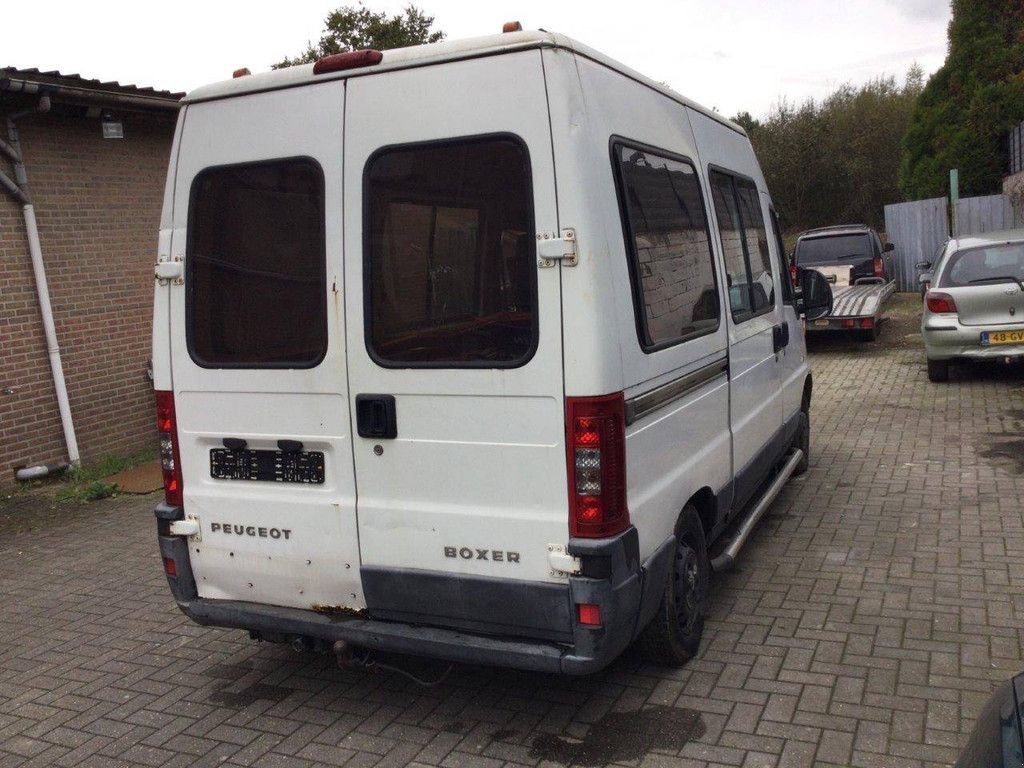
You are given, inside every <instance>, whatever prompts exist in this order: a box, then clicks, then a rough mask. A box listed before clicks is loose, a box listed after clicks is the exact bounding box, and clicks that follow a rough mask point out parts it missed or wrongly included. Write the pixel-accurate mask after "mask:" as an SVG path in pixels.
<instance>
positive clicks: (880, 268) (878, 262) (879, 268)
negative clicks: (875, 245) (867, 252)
mask: <svg viewBox="0 0 1024 768" xmlns="http://www.w3.org/2000/svg"><path fill="white" fill-rule="evenodd" d="M874 264H875V277H885V265H884V264H882V257H881V256H875V262H874Z"/></svg>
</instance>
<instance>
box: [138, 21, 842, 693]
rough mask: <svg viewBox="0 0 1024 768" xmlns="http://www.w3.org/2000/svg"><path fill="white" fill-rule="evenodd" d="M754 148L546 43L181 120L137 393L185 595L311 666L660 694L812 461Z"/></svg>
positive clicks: (227, 87) (170, 561)
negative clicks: (150, 390) (489, 673)
mask: <svg viewBox="0 0 1024 768" xmlns="http://www.w3.org/2000/svg"><path fill="white" fill-rule="evenodd" d="M788 275H789V269H788V265H787V264H786V260H785V254H784V251H783V248H782V243H781V240H780V237H779V231H778V225H777V222H776V217H775V212H774V210H773V208H772V202H771V199H770V197H769V195H768V190H767V189H766V188H765V183H764V178H763V176H762V174H761V171H760V169H759V168H758V164H757V160H756V159H755V157H754V153H753V151H752V149H751V145H750V142H749V141H748V139H747V137H746V136H745V135H744V132H743V130H742V129H741V128H740V127H739V126H737V125H735V124H733V123H731V122H729V121H727V120H725V119H723V118H722V117H720V116H718V115H716V114H714V113H712V112H710V111H709V110H707V109H704V108H702V107H700V106H698V105H696V104H694V103H692V102H690V101H688V100H686V99H685V98H683V97H681V96H679V95H677V94H676V93H674V92H672V91H671V90H668V89H667V88H665V87H664V86H662V85H659V84H657V83H655V82H653V81H651V80H649V79H647V78H645V77H643V76H642V75H640V74H638V73H636V72H634V71H631V70H629V69H627V68H626V67H624V66H622V65H621V64H618V63H616V62H615V61H612V60H610V59H609V58H607V57H605V56H603V55H601V54H599V53H597V52H596V51H593V50H590V49H589V48H587V47H585V46H583V45H580V44H579V43H577V42H575V41H573V40H571V39H569V38H566V37H563V36H561V35H556V34H550V33H547V32H522V31H516V32H512V33H508V34H502V35H496V36H493V37H484V38H479V39H472V40H465V41H457V42H444V43H439V44H436V45H425V46H419V47H414V48H406V49H399V50H390V51H384V52H379V51H369V50H363V51H354V52H349V53H343V54H338V55H334V56H328V57H326V58H324V59H321V60H320V61H319V62H317V63H316V64H315V65H306V66H296V67H292V68H290V69H284V70H279V71H275V72H269V73H266V74H259V75H250V76H242V77H238V78H237V79H233V80H230V81H227V82H223V83H218V84H214V85H211V86H208V87H203V88H200V89H198V90H196V91H194V92H192V93H190V94H189V95H188V96H187V97H186V98H185V100H184V103H183V106H182V109H181V114H180V118H179V121H178V126H177V132H176V135H175V139H174V145H173V150H172V153H171V162H170V169H169V173H168V179H167V187H166V197H165V202H164V207H163V215H162V221H161V230H160V238H159V253H158V262H157V265H156V302H155V312H154V333H153V368H154V377H155V385H156V389H157V393H156V398H157V410H158V423H159V429H160V433H161V447H162V457H163V468H164V478H165V495H166V500H165V503H162V504H160V505H159V507H158V508H157V510H156V516H157V518H158V528H159V542H160V550H161V553H162V556H163V560H164V566H165V569H166V572H167V577H168V581H169V583H170V587H171V591H172V592H173V594H174V597H175V599H176V601H177V603H178V605H179V606H180V608H181V610H183V611H184V612H185V613H186V614H187V615H188V616H189V617H191V618H192V619H194V620H195V621H197V622H199V623H200V624H206V625H213V626H220V627H236V628H240V629H245V630H249V632H250V633H251V634H252V636H253V637H256V638H260V639H264V640H273V641H284V642H293V643H297V644H299V645H301V644H302V643H309V644H320V645H323V644H328V645H329V644H331V643H335V644H338V647H346V646H349V647H358V648H365V649H381V650H389V651H398V652H406V653H413V654H420V655H425V656H432V657H437V658H442V659H448V660H453V661H456V660H458V661H468V662H479V663H487V664H497V665H507V666H513V667H519V668H524V669H534V670H545V671H552V672H563V673H572V674H582V673H586V672H590V671H593V670H597V669H600V668H601V667H603V666H605V665H607V664H608V663H609V662H610V661H611V660H613V659H614V658H615V657H616V656H617V655H618V654H619V653H620V652H621V651H622V650H623V649H624V648H625V647H626V646H627V645H628V644H630V643H631V642H633V641H635V640H637V641H639V642H640V644H641V645H642V646H643V648H644V649H645V650H646V652H647V653H648V654H650V656H651V658H652V659H654V660H656V661H658V662H662V663H666V664H680V663H682V662H684V661H685V660H686V659H687V658H689V657H690V656H691V655H693V654H694V653H695V652H696V651H697V649H698V646H699V643H700V638H701V632H702V628H703V611H704V608H705V604H706V599H707V594H708V586H709V580H710V577H711V574H712V570H713V569H714V568H723V567H725V566H727V565H728V563H729V562H730V561H731V559H732V558H733V556H735V554H736V551H737V550H738V548H739V546H740V545H741V544H742V543H743V541H744V539H745V538H746V536H747V535H748V534H749V532H750V529H751V528H752V526H753V524H754V522H756V519H757V517H759V516H760V514H761V513H762V512H763V511H764V509H765V507H766V506H767V505H768V504H769V503H770V502H771V501H772V499H773V498H774V497H775V495H776V494H777V493H778V491H779V489H780V488H781V486H782V485H783V483H784V482H785V481H786V479H787V478H788V477H789V476H790V474H792V473H794V472H799V471H801V469H802V468H805V467H806V465H807V456H808V439H809V430H810V422H809V419H808V413H809V406H810V399H811V390H812V384H811V374H810V371H809V370H808V366H807V360H806V355H805V350H804V340H803V335H802V332H801V321H800V315H801V314H802V313H803V314H808V313H810V314H811V315H812V316H813V315H814V313H822V312H823V311H824V312H827V311H828V307H827V305H828V303H829V302H828V287H827V285H825V284H824V283H823V281H822V280H821V278H820V276H817V277H815V276H816V275H817V273H808V275H805V277H804V285H803V289H802V291H794V290H793V288H792V286H791V284H790V281H789V279H788Z"/></svg>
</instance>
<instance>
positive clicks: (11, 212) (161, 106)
mask: <svg viewBox="0 0 1024 768" xmlns="http://www.w3.org/2000/svg"><path fill="white" fill-rule="evenodd" d="M181 95H182V94H177V93H170V92H167V91H154V90H153V89H148V88H137V87H135V86H122V85H119V84H118V83H100V82H99V81H96V80H86V79H83V78H81V77H79V76H77V75H61V74H60V73H58V72H39V71H38V70H18V69H13V68H5V69H0V174H2V176H0V486H6V485H11V484H12V483H13V482H14V481H15V476H14V471H15V470H16V468H17V467H19V466H24V465H36V464H55V463H62V462H66V461H67V460H68V456H69V449H68V441H67V439H66V434H65V430H64V429H63V428H62V422H61V418H60V413H59V407H58V397H57V386H56V385H55V376H54V373H53V370H52V368H51V361H50V355H48V345H47V339H46V335H45V330H44V324H43V314H42V311H41V309H40V302H39V299H38V295H37V282H36V279H35V277H34V272H33V264H32V258H31V256H30V247H29V238H28V234H27V233H28V228H27V226H26V220H25V216H24V210H23V207H24V205H25V203H26V202H31V204H32V206H33V208H34V211H35V218H36V220H37V222H38V233H39V241H40V244H41V251H42V261H43V265H44V269H45V274H46V280H47V282H48V284H49V296H50V301H51V304H52V310H53V320H54V323H53V325H54V329H55V332H56V340H57V343H58V345H59V348H60V360H61V363H62V367H63V372H64V377H65V380H66V388H67V393H68V398H67V400H68V404H69V410H70V415H71V421H72V423H73V426H74V432H75V434H76V436H77V444H78V448H79V450H80V454H81V458H82V461H83V462H84V463H89V462H90V461H95V460H96V459H99V458H101V457H103V456H107V455H112V454H115V455H116V454H129V453H133V452H136V451H139V450H142V449H146V448H151V447H152V448H155V446H156V434H155V429H154V426H153V421H154V415H153V414H154V410H153V402H152V401H153V398H152V385H151V384H150V382H149V380H148V379H147V377H146V365H147V360H148V358H149V354H150V326H151V322H152V318H151V314H152V301H153V264H154V261H155V252H156V240H157V230H158V227H159V219H160V206H161V200H162V197H163V188H164V179H165V176H166V173H167V162H168V157H169V154H170V147H171V140H172V138H173V133H174V125H175V120H176V119H177V111H178V100H179V99H180V98H181ZM12 126H13V128H12ZM105 137H106V138H105ZM19 148H20V159H21V161H22V163H23V165H22V170H23V171H24V173H23V174H19V173H18V170H19V169H18V168H17V167H16V166H17V163H16V162H15V161H16V159H17V158H18V155H19ZM26 180H27V184H26Z"/></svg>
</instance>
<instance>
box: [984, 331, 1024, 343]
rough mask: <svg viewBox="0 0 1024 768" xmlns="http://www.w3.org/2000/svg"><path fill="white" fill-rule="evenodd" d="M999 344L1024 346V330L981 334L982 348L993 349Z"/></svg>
mask: <svg viewBox="0 0 1024 768" xmlns="http://www.w3.org/2000/svg"><path fill="white" fill-rule="evenodd" d="M999 344H1024V330H1021V331H982V332H981V346H983V347H992V346H997V345H999Z"/></svg>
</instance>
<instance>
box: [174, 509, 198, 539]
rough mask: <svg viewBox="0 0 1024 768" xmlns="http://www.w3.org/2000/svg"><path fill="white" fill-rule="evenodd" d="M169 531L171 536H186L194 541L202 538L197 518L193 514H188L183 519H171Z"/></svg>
mask: <svg viewBox="0 0 1024 768" xmlns="http://www.w3.org/2000/svg"><path fill="white" fill-rule="evenodd" d="M169 533H170V534H171V536H186V537H188V538H193V539H195V540H196V541H202V540H203V534H202V528H200V527H199V518H198V517H196V516H194V515H189V516H188V517H186V518H185V519H184V520H175V521H173V522H172V523H171V527H170V530H169Z"/></svg>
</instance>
